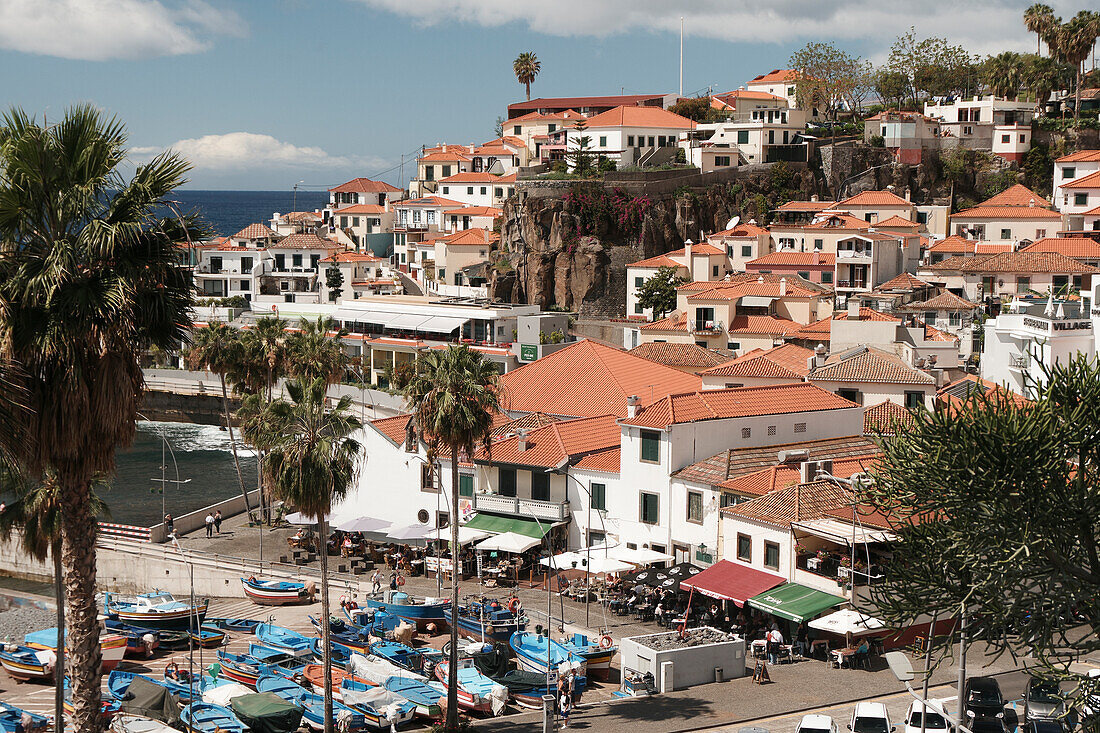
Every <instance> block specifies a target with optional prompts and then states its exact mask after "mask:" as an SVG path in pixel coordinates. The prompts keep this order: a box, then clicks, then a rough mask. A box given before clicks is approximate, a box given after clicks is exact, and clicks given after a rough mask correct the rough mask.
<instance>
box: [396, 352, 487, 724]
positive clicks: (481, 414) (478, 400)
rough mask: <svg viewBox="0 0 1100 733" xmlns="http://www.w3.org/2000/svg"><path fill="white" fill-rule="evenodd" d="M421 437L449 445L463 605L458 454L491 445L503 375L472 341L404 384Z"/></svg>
mask: <svg viewBox="0 0 1100 733" xmlns="http://www.w3.org/2000/svg"><path fill="white" fill-rule="evenodd" d="M404 395H405V399H406V401H407V402H408V404H409V407H410V408H411V409H412V411H413V413H414V421H415V423H416V425H417V429H418V430H419V431H420V437H421V438H422V439H424V440H425V441H426V442H429V443H435V444H436V448H442V449H448V450H449V451H450V454H451V456H450V458H451V558H452V562H453V563H454V569H453V570H452V572H451V608H452V609H455V612H456V613H457V609H458V572H457V571H458V558H459V554H460V553H459V546H458V516H459V514H458V460H459V454H460V453H464V454H465V455H467V456H471V457H472V456H473V453H474V448H475V446H477V445H479V444H480V445H484V446H485V447H486V448H487V447H488V446H489V441H490V436H491V435H492V427H493V415H494V414H495V413H496V412H498V411H499V409H500V378H499V375H498V374H497V372H496V370H495V369H494V368H493V365H492V364H491V363H489V362H488V361H487V360H485V359H484V358H482V356H481V354H480V353H479V352H476V351H472V350H470V349H469V348H468V347H466V346H450V347H448V348H447V349H446V350H444V351H433V352H432V353H430V354H428V355H427V356H425V357H423V358H422V359H421V360H420V361H419V362H418V368H417V371H416V374H415V375H413V377H412V379H411V380H410V381H409V384H408V385H407V386H406V387H405V390H404ZM449 665H450V666H449V667H448V669H449V670H450V675H451V684H450V685H448V687H447V725H446V730H448V731H455V730H457V726H458V685H457V684H455V682H454V680H455V675H456V674H457V669H458V626H457V624H454V623H452V624H451V653H450V662H449Z"/></svg>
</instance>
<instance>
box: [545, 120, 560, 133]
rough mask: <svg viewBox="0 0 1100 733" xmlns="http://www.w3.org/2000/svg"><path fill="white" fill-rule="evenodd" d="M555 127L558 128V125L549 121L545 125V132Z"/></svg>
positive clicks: (551, 130)
mask: <svg viewBox="0 0 1100 733" xmlns="http://www.w3.org/2000/svg"><path fill="white" fill-rule="evenodd" d="M556 129H558V126H557V125H555V124H554V123H553V122H551V123H550V124H548V125H547V126H546V131H547V132H553V131H554V130H556Z"/></svg>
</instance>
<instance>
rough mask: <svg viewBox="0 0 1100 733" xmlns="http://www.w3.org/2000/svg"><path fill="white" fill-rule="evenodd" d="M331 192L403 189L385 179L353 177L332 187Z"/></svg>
mask: <svg viewBox="0 0 1100 733" xmlns="http://www.w3.org/2000/svg"><path fill="white" fill-rule="evenodd" d="M329 193H401V189H400V188H397V187H396V186H391V185H390V184H388V183H385V182H383V181H372V180H371V179H369V178H353V179H351V180H350V181H348V182H347V183H341V184H340V185H339V186H337V187H336V188H330V189H329Z"/></svg>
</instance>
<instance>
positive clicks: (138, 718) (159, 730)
mask: <svg viewBox="0 0 1100 733" xmlns="http://www.w3.org/2000/svg"><path fill="white" fill-rule="evenodd" d="M111 730H112V731H114V733H179V731H178V730H176V729H175V728H173V727H172V726H170V725H167V724H165V723H162V722H160V721H159V720H153V719H152V718H146V717H144V716H142V715H130V714H129V713H119V714H117V715H115V717H114V718H112V719H111Z"/></svg>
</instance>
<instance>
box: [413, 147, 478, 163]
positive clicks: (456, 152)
mask: <svg viewBox="0 0 1100 733" xmlns="http://www.w3.org/2000/svg"><path fill="white" fill-rule="evenodd" d="M468 150H469V148H462V147H460V146H458V145H449V146H447V152H443V150H442V149H439V148H437V149H435V150H433V151H432V152H430V153H425V154H424V155H423V156H422V157H421V158H420V162H421V163H436V162H439V163H454V162H456V161H457V162H459V163H461V162H464V161H468V160H470V158H469V157H468V156H467V155H465V152H466V151H468Z"/></svg>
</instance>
